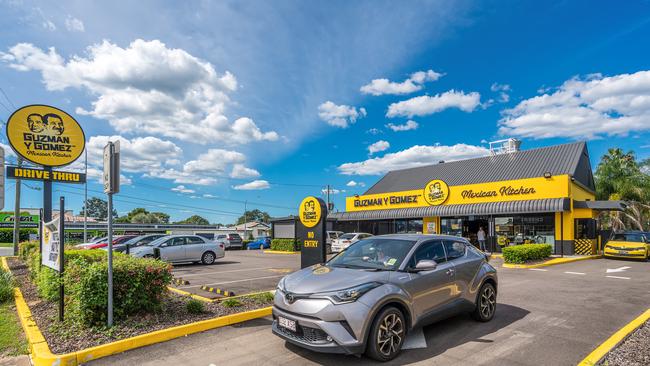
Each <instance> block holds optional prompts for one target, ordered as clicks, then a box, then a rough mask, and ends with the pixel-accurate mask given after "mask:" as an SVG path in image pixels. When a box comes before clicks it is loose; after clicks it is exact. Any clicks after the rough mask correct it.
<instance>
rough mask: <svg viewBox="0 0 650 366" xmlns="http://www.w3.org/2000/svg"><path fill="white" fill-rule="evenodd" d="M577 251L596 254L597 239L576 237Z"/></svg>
mask: <svg viewBox="0 0 650 366" xmlns="http://www.w3.org/2000/svg"><path fill="white" fill-rule="evenodd" d="M574 243H575V253H576V254H582V255H590V254H596V240H594V239H576V240H574Z"/></svg>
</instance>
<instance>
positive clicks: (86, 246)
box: [75, 235, 137, 249]
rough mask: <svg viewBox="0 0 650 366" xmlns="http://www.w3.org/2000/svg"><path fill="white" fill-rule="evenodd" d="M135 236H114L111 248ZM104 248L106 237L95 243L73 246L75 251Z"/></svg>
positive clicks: (106, 242)
mask: <svg viewBox="0 0 650 366" xmlns="http://www.w3.org/2000/svg"><path fill="white" fill-rule="evenodd" d="M136 236H137V235H116V236H114V237H113V246H117V245H119V244H123V243H125V242H127V241H129V240H131V239H133V238H135V237H136ZM104 247H108V237H106V238H105V239H104V240H102V241H99V242H96V243H84V244H78V245H75V249H101V248H104Z"/></svg>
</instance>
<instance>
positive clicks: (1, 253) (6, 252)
mask: <svg viewBox="0 0 650 366" xmlns="http://www.w3.org/2000/svg"><path fill="white" fill-rule="evenodd" d="M11 255H14V248H7V247H0V257H8V256H11Z"/></svg>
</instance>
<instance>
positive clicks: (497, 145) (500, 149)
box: [490, 138, 521, 155]
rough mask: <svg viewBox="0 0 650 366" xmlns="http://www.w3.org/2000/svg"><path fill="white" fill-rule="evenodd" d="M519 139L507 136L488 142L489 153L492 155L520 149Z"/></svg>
mask: <svg viewBox="0 0 650 366" xmlns="http://www.w3.org/2000/svg"><path fill="white" fill-rule="evenodd" d="M520 147H521V140H517V139H515V138H509V139H505V140H497V141H492V142H490V153H491V154H492V155H499V154H508V153H513V152H517V151H519V150H520Z"/></svg>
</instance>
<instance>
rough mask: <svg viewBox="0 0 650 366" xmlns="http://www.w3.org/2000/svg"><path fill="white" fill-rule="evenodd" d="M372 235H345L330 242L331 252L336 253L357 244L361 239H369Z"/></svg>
mask: <svg viewBox="0 0 650 366" xmlns="http://www.w3.org/2000/svg"><path fill="white" fill-rule="evenodd" d="M371 236H372V234H368V233H347V234H343V235H341V236H339V237H338V239H334V240H332V252H334V253H338V252H340V251H342V250H343V249H345V248H347V247H349V246H350V245H351V244H354V243H356V242H358V241H359V240H361V239H365V238H369V237H371Z"/></svg>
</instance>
